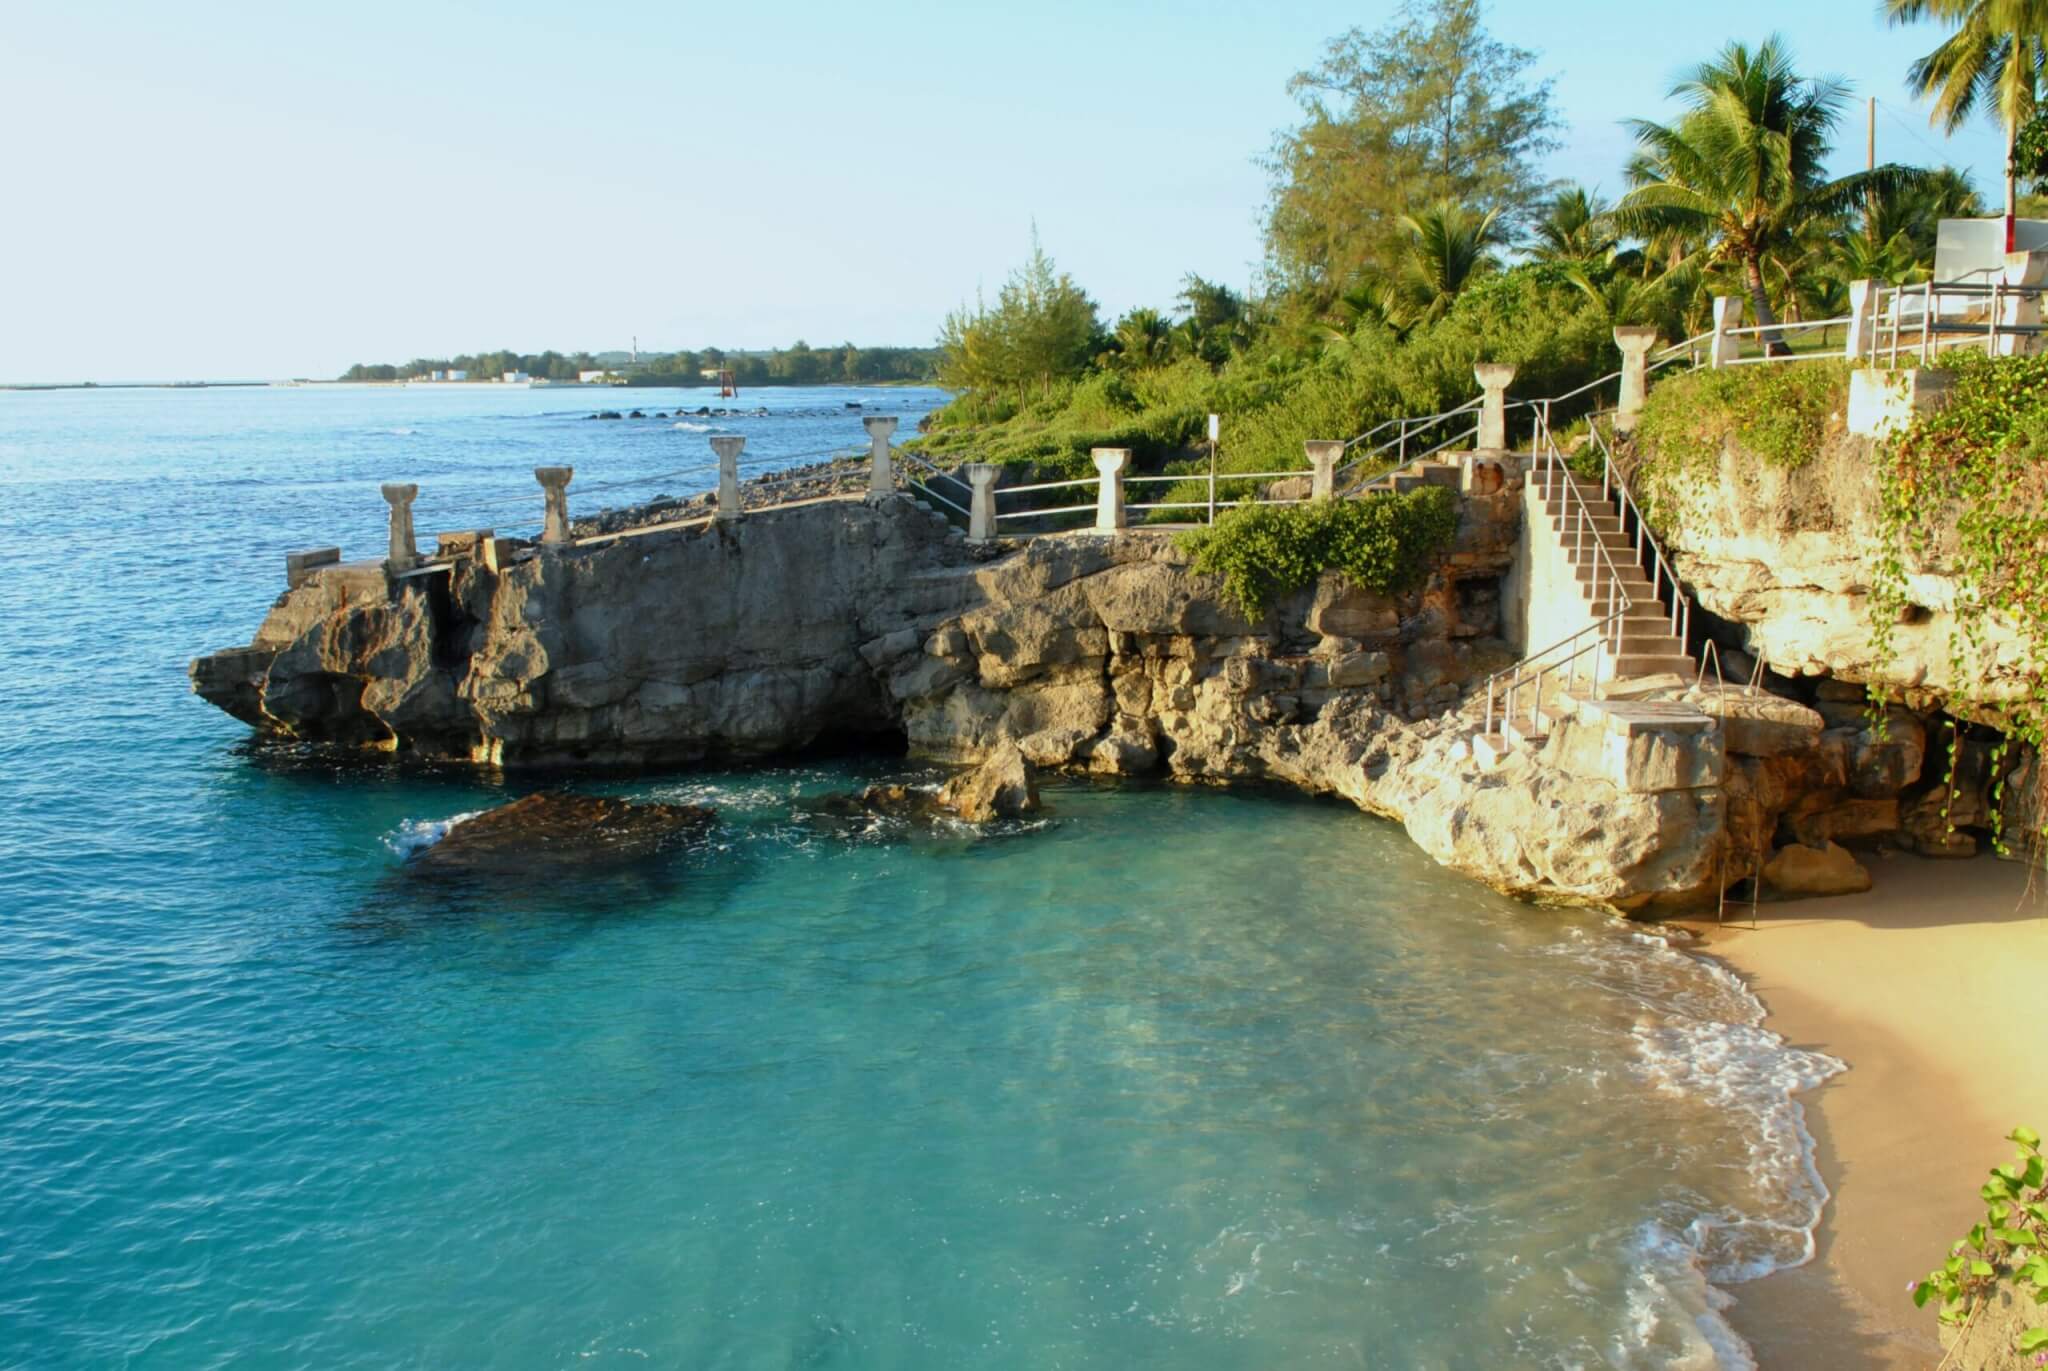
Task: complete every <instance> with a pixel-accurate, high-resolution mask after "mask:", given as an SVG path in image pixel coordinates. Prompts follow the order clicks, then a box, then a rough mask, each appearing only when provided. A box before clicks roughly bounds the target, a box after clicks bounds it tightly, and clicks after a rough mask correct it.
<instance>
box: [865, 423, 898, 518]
mask: <svg viewBox="0 0 2048 1371" xmlns="http://www.w3.org/2000/svg"><path fill="white" fill-rule="evenodd" d="M860 422H861V427H863V428H865V429H866V430H867V431H868V495H869V497H870V498H877V497H880V496H883V495H889V494H892V493H894V491H895V489H896V473H895V471H894V470H893V469H892V467H891V465H890V461H889V435H890V434H892V433H894V432H895V431H896V420H895V419H894V418H891V417H889V416H887V415H881V414H871V415H869V416H867V417H866V418H864V419H862V420H861V421H860Z"/></svg>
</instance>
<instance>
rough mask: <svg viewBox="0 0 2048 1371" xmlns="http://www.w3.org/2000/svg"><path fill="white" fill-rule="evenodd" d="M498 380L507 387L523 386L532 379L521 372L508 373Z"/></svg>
mask: <svg viewBox="0 0 2048 1371" xmlns="http://www.w3.org/2000/svg"><path fill="white" fill-rule="evenodd" d="M499 379H500V380H502V381H503V382H504V383H505V384H506V385H508V386H523V385H525V384H526V383H527V382H528V381H530V380H532V379H533V378H532V377H530V376H528V375H527V374H526V373H525V372H523V371H508V372H506V373H505V374H504V375H503V376H502V377H500V378H499Z"/></svg>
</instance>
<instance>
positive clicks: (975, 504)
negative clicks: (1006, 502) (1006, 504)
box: [967, 462, 1003, 543]
mask: <svg viewBox="0 0 2048 1371" xmlns="http://www.w3.org/2000/svg"><path fill="white" fill-rule="evenodd" d="M1002 470H1003V469H1002V468H1001V467H999V466H996V465H995V464H993V463H991V462H969V463H968V464H967V483H968V484H969V485H970V486H972V487H973V490H974V493H973V494H972V495H971V496H969V497H968V500H967V541H968V542H970V543H985V542H987V541H988V540H989V539H991V538H993V537H995V536H996V477H997V476H999V475H1001V474H1002Z"/></svg>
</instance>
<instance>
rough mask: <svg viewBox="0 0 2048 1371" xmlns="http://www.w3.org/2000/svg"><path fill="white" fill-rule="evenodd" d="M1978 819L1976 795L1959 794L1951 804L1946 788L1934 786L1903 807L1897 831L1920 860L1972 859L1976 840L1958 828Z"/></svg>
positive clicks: (1978, 806)
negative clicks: (1927, 858) (1908, 842)
mask: <svg viewBox="0 0 2048 1371" xmlns="http://www.w3.org/2000/svg"><path fill="white" fill-rule="evenodd" d="M1981 817H1982V808H1981V806H1980V805H1978V804H1977V803H1976V796H1975V795H1973V794H1971V793H1970V792H1968V791H1961V792H1958V793H1957V795H1956V797H1955V799H1954V800H1953V801H1951V800H1950V799H1949V792H1948V789H1947V787H1945V786H1935V787H1934V788H1933V789H1932V790H1929V791H1928V792H1927V793H1926V794H1924V795H1922V796H1920V798H1919V799H1917V800H1915V801H1913V803H1912V804H1910V805H1908V806H1907V807H1906V810H1905V812H1904V813H1902V814H1901V815H1900V816H1899V827H1900V828H1901V829H1902V830H1903V831H1904V832H1905V835H1906V837H1907V839H1908V840H1909V841H1910V842H1911V843H1912V844H1913V850H1914V851H1915V852H1917V853H1919V854H1920V855H1921V856H1923V857H1974V856H1976V855H1977V836H1976V835H1975V834H1974V833H1970V832H1966V831H1965V830H1964V829H1963V828H1962V827H1961V825H1963V824H1966V823H1973V822H1977V821H1978V820H1979V819H1981Z"/></svg>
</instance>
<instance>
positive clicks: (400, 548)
mask: <svg viewBox="0 0 2048 1371" xmlns="http://www.w3.org/2000/svg"><path fill="white" fill-rule="evenodd" d="M379 489H380V490H382V491H383V492H384V499H385V500H386V502H388V503H389V504H390V506H391V553H390V555H389V556H388V557H386V558H385V559H384V565H385V567H386V569H388V570H389V571H391V572H392V573H393V574H394V575H395V574H397V573H398V572H401V571H411V570H412V569H413V568H414V567H416V566H418V565H419V562H420V549H419V543H418V542H417V541H416V540H415V539H414V537H413V532H412V502H413V499H414V498H415V497H416V496H418V495H419V493H420V488H419V487H418V486H416V485H399V484H396V483H394V484H391V485H386V486H380V487H379Z"/></svg>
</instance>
